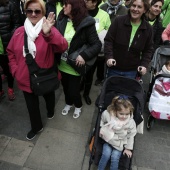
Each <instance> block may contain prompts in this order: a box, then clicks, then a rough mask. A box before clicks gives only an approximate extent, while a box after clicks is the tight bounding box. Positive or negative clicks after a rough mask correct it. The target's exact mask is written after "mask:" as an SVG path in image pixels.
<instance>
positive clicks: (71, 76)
mask: <svg viewBox="0 0 170 170" xmlns="http://www.w3.org/2000/svg"><path fill="white" fill-rule="evenodd" d="M57 29H58V30H59V31H60V32H61V34H62V35H64V37H65V38H66V40H67V41H68V44H69V49H68V50H67V51H66V52H65V53H64V54H62V55H61V61H60V64H59V66H58V68H59V70H60V72H61V75H62V79H61V82H62V85H63V90H64V94H65V102H66V106H65V107H64V109H63V110H62V115H67V114H68V112H69V110H70V108H71V107H72V105H74V106H75V111H74V114H73V118H75V119H76V118H78V117H79V116H80V113H81V108H82V100H81V95H80V80H81V76H80V74H79V73H78V72H76V71H75V70H74V68H72V67H71V66H70V65H69V64H67V62H66V61H67V56H68V55H69V54H71V53H73V52H75V51H76V50H78V49H79V48H81V47H82V46H83V45H84V44H89V47H88V48H87V49H85V50H84V51H82V52H80V53H79V56H78V57H77V58H76V64H77V66H79V67H81V65H84V64H85V62H86V61H87V60H90V59H92V58H93V57H95V56H97V55H98V53H99V52H100V50H101V42H100V40H99V38H98V35H97V32H96V28H95V20H94V19H93V17H91V16H88V11H87V9H86V5H85V2H84V0H64V6H63V10H62V11H61V12H60V15H59V16H58V20H57Z"/></svg>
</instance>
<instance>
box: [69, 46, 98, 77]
mask: <svg viewBox="0 0 170 170" xmlns="http://www.w3.org/2000/svg"><path fill="white" fill-rule="evenodd" d="M87 48H88V45H83V46H82V47H81V48H79V49H78V50H76V51H75V52H73V53H71V54H70V55H68V57H67V64H69V65H70V66H72V67H73V68H74V69H75V70H76V71H77V72H78V73H79V74H80V75H81V76H83V75H85V74H86V73H87V72H88V70H90V68H91V67H92V66H93V64H94V63H95V61H96V59H97V57H93V58H92V59H91V60H88V61H86V62H85V64H84V65H82V66H77V65H76V58H77V57H78V56H79V54H80V52H82V51H84V50H85V49H87Z"/></svg>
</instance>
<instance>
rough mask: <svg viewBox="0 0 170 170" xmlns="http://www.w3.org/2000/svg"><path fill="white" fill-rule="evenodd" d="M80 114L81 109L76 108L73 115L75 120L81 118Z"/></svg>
mask: <svg viewBox="0 0 170 170" xmlns="http://www.w3.org/2000/svg"><path fill="white" fill-rule="evenodd" d="M80 113H81V107H80V108H75V110H74V113H73V118H74V119H77V118H79V117H80Z"/></svg>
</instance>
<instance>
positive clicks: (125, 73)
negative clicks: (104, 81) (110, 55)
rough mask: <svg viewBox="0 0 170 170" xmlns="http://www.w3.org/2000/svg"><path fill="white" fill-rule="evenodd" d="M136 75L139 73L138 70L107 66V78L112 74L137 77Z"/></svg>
mask: <svg viewBox="0 0 170 170" xmlns="http://www.w3.org/2000/svg"><path fill="white" fill-rule="evenodd" d="M136 75H137V70H133V71H121V70H114V69H111V68H107V71H106V78H109V77H111V76H123V77H128V78H132V79H135V78H136Z"/></svg>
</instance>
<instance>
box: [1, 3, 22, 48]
mask: <svg viewBox="0 0 170 170" xmlns="http://www.w3.org/2000/svg"><path fill="white" fill-rule="evenodd" d="M19 26H20V21H19V16H18V12H17V10H16V6H15V4H14V3H12V2H10V1H9V3H8V4H7V6H0V36H1V38H2V43H3V46H4V49H5V50H6V47H7V45H8V43H9V41H10V39H11V37H12V35H13V33H14V31H15V30H16V28H18V27H19Z"/></svg>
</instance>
